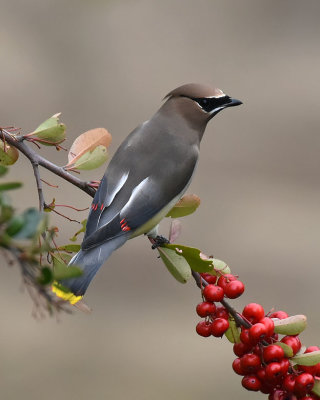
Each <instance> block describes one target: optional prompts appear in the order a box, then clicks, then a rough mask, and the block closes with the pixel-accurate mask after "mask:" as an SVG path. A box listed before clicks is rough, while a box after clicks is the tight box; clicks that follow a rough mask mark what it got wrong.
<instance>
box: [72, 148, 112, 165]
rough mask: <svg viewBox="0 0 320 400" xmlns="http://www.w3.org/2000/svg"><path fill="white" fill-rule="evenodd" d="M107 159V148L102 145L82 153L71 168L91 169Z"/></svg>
mask: <svg viewBox="0 0 320 400" xmlns="http://www.w3.org/2000/svg"><path fill="white" fill-rule="evenodd" d="M107 159H108V151H107V148H106V147H105V146H103V145H99V146H97V147H96V148H95V149H93V150H90V151H87V152H86V153H84V154H83V155H82V156H81V157H80V158H79V159H78V160H77V161H76V162H75V163H74V164H73V167H72V169H73V170H75V169H79V170H91V169H95V168H98V167H100V166H101V165H102V164H104V163H105V162H106V161H107Z"/></svg>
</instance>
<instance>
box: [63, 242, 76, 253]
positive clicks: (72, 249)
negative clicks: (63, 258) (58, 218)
mask: <svg viewBox="0 0 320 400" xmlns="http://www.w3.org/2000/svg"><path fill="white" fill-rule="evenodd" d="M80 249H81V246H80V244H66V245H64V246H60V247H58V250H60V251H67V252H71V253H77V252H78V251H80Z"/></svg>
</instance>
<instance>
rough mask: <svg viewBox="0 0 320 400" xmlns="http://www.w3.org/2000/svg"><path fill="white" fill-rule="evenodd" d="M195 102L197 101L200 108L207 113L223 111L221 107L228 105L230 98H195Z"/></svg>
mask: <svg viewBox="0 0 320 400" xmlns="http://www.w3.org/2000/svg"><path fill="white" fill-rule="evenodd" d="M193 100H194V101H196V102H197V103H198V104H199V106H200V107H201V108H202V109H203V111H205V112H212V111H214V110H215V109H216V108H217V109H219V110H220V109H221V106H224V105H226V104H227V103H228V102H229V100H230V98H229V97H228V96H221V97H209V98H207V97H201V98H193Z"/></svg>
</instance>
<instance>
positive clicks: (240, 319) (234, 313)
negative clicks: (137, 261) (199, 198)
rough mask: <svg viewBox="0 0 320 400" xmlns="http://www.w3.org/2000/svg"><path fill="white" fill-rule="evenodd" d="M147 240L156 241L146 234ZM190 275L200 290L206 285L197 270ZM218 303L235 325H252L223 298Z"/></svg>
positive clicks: (153, 242)
mask: <svg viewBox="0 0 320 400" xmlns="http://www.w3.org/2000/svg"><path fill="white" fill-rule="evenodd" d="M148 239H149V241H150V242H151V243H152V245H154V244H155V243H156V241H155V240H154V239H153V238H152V237H150V236H148ZM191 273H192V276H193V278H194V280H195V281H196V284H197V286H198V287H199V288H200V289H201V290H202V289H203V288H204V287H206V286H207V285H208V282H207V281H206V280H205V279H203V278H202V277H201V275H200V274H199V272H195V271H193V270H191ZM220 303H221V304H222V305H223V306H224V307H225V308H226V309H227V310H228V312H229V314H231V315H232V316H233V318H234V320H235V322H236V324H237V325H239V326H243V327H245V328H250V327H251V326H252V325H251V324H250V322H248V321H246V320H245V319H244V318H243V317H242V316H241V315H240V314H239V313H238V312H237V311H236V310H235V309H234V308H233V307H232V306H231V305H230V304H229V303H228V302H227V301H226V300H225V299H222V300H221V301H220Z"/></svg>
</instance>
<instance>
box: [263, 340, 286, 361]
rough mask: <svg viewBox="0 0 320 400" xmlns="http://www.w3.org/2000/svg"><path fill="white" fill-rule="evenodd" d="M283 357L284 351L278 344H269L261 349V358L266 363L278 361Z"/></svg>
mask: <svg viewBox="0 0 320 400" xmlns="http://www.w3.org/2000/svg"><path fill="white" fill-rule="evenodd" d="M283 357H284V351H283V349H282V348H281V347H280V346H277V345H276V344H271V345H270V346H268V347H265V348H264V349H263V360H264V362H266V363H267V364H269V363H271V362H279V361H280V360H281V359H282V358H283Z"/></svg>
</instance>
